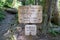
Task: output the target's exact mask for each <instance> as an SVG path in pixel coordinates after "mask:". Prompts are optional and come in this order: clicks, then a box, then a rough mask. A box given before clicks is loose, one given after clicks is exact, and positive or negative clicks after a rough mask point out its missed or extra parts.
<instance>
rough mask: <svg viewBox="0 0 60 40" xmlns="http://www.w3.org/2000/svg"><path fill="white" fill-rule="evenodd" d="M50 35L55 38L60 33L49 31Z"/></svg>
mask: <svg viewBox="0 0 60 40" xmlns="http://www.w3.org/2000/svg"><path fill="white" fill-rule="evenodd" d="M49 33H50V34H52V35H53V36H57V35H58V34H60V32H58V31H54V30H49Z"/></svg>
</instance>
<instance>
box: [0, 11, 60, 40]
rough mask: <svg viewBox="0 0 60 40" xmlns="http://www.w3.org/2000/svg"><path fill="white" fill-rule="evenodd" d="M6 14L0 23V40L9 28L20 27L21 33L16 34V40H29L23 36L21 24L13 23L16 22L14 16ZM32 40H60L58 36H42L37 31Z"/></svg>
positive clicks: (3, 39) (2, 39)
mask: <svg viewBox="0 0 60 40" xmlns="http://www.w3.org/2000/svg"><path fill="white" fill-rule="evenodd" d="M5 14H6V17H5V19H4V20H3V21H2V22H0V40H5V38H4V34H6V33H7V32H8V30H9V29H10V28H12V29H13V28H14V27H16V26H17V27H18V28H19V27H20V30H21V32H19V31H18V32H16V33H17V36H18V38H17V39H18V40H29V38H28V37H27V36H25V35H24V29H22V26H24V25H22V24H18V25H17V24H16V23H15V21H16V17H15V16H16V14H11V13H7V12H5ZM32 40H60V35H57V36H55V37H53V36H52V35H50V34H46V35H44V34H42V33H41V32H40V31H39V30H38V32H37V35H36V36H33V37H32Z"/></svg>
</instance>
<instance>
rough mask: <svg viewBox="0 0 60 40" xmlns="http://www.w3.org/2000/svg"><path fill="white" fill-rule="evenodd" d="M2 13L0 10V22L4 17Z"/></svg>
mask: <svg viewBox="0 0 60 40" xmlns="http://www.w3.org/2000/svg"><path fill="white" fill-rule="evenodd" d="M3 13H4V12H3V11H2V10H0V21H2V20H3V19H4V17H5V14H3Z"/></svg>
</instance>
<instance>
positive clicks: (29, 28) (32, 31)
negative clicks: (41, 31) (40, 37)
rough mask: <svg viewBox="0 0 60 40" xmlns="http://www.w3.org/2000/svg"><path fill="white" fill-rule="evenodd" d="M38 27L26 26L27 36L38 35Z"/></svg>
mask: <svg viewBox="0 0 60 40" xmlns="http://www.w3.org/2000/svg"><path fill="white" fill-rule="evenodd" d="M36 31H37V28H36V25H25V35H36V33H37V32H36Z"/></svg>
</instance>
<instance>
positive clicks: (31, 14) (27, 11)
mask: <svg viewBox="0 0 60 40" xmlns="http://www.w3.org/2000/svg"><path fill="white" fill-rule="evenodd" d="M18 20H19V23H41V22H42V6H38V5H30V6H20V7H19V10H18Z"/></svg>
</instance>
